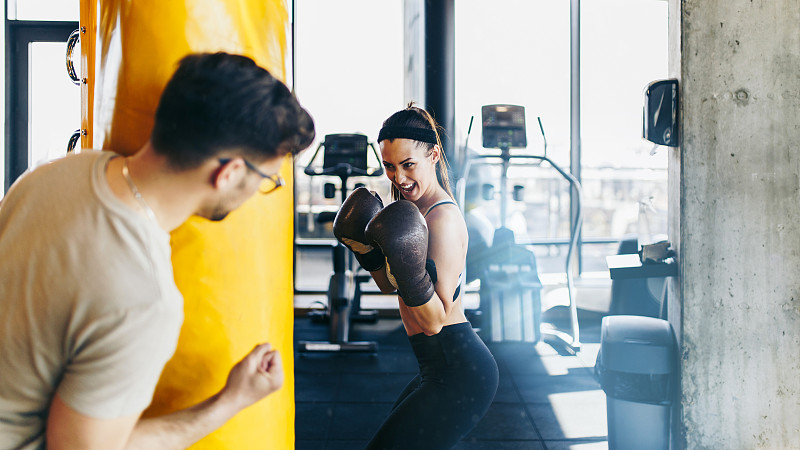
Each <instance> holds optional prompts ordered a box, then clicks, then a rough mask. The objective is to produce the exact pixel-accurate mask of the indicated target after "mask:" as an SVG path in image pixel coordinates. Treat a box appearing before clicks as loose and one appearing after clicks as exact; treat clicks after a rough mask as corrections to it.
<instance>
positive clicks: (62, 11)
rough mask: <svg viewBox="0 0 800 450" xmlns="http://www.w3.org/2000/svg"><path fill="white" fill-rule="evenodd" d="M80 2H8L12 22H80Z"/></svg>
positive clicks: (15, 0) (76, 0)
mask: <svg viewBox="0 0 800 450" xmlns="http://www.w3.org/2000/svg"><path fill="white" fill-rule="evenodd" d="M79 16H80V2H79V1H78V0H8V18H9V19H11V20H15V19H16V20H63V21H75V22H77V21H78V20H79Z"/></svg>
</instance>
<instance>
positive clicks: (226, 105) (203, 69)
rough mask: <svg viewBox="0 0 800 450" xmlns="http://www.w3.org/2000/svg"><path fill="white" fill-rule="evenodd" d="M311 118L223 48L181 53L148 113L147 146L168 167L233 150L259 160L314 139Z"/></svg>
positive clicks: (273, 82)
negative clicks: (150, 129)
mask: <svg viewBox="0 0 800 450" xmlns="http://www.w3.org/2000/svg"><path fill="white" fill-rule="evenodd" d="M314 133H315V132H314V121H313V120H312V118H311V116H310V115H309V114H308V112H307V111H306V110H305V109H303V107H301V106H300V104H299V103H298V102H297V99H296V98H295V96H294V95H293V94H292V93H291V92H289V89H288V88H287V87H286V85H285V84H283V83H282V82H281V81H280V80H277V79H275V78H274V77H273V76H272V75H270V73H269V72H267V71H266V70H265V69H263V68H261V67H259V66H258V65H256V63H255V61H253V60H252V59H250V58H248V57H246V56H241V55H231V54H228V53H221V52H220V53H201V54H192V55H189V56H186V57H184V58H183V59H182V60H181V61H180V63H179V65H178V69H177V70H176V71H175V73H174V74H173V75H172V78H170V80H169V82H168V83H167V85H166V87H165V88H164V92H163V93H162V94H161V99H160V100H159V103H158V108H157V109H156V114H155V124H154V126H153V133H152V135H151V142H152V144H153V147H154V150H155V151H156V152H157V153H159V154H161V155H164V156H166V158H167V160H168V161H169V164H170V166H171V167H172V168H174V169H176V170H187V169H191V168H195V167H198V166H199V165H200V164H202V163H203V161H205V160H207V159H209V158H213V157H215V156H217V155H219V154H220V153H221V152H224V151H230V150H235V151H237V152H240V154H241V156H242V157H244V158H248V159H251V160H253V161H256V162H262V161H264V160H266V159H269V158H272V157H275V156H284V155H286V154H288V153H292V154H296V153H299V152H300V151H302V150H303V149H305V148H306V147H308V146H309V145H310V144H311V142H312V141H313V140H314Z"/></svg>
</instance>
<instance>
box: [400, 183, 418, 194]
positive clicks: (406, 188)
mask: <svg viewBox="0 0 800 450" xmlns="http://www.w3.org/2000/svg"><path fill="white" fill-rule="evenodd" d="M416 185H417V183H407V184H398V185H397V188H398V189H400V192H402V193H403V194H410V193H411V191H413V190H414V187H416Z"/></svg>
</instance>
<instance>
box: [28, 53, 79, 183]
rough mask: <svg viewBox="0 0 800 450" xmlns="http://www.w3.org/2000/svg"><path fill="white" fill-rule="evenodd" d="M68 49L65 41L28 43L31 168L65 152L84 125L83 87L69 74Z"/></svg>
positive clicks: (29, 155) (29, 152) (29, 159)
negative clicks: (73, 135) (82, 118)
mask: <svg viewBox="0 0 800 450" xmlns="http://www.w3.org/2000/svg"><path fill="white" fill-rule="evenodd" d="M66 51H67V44H66V43H65V42H32V43H31V44H29V46H28V52H29V72H28V76H29V80H28V83H29V84H28V86H29V88H28V89H29V94H28V95H29V96H28V99H29V100H28V101H29V104H28V108H29V109H28V114H29V117H28V167H35V166H38V165H40V164H42V163H45V162H47V161H50V160H52V159H54V158H59V157H62V156H64V155H66V153H67V143H68V142H69V138H70V136H72V134H73V133H74V132H75V130H77V129H79V128H80V125H81V90H80V87H78V86H76V85H74V84H73V83H72V81H71V80H70V79H69V77H68V76H67V70H66V68H65V65H64V55H65V54H66ZM77 51H78V52H80V50H79V49H77Z"/></svg>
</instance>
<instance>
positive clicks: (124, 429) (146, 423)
mask: <svg viewBox="0 0 800 450" xmlns="http://www.w3.org/2000/svg"><path fill="white" fill-rule="evenodd" d="M282 384H283V366H282V363H281V359H280V355H279V354H278V353H277V352H276V351H274V350H270V345H269V344H261V345H259V346H257V347H256V348H254V349H253V350H252V351H251V352H250V353H249V354H248V355H247V356H245V357H244V359H242V360H241V361H239V362H238V363H237V364H236V365H235V366H234V367H233V369H231V371H230V373H229V374H228V381H227V382H226V384H225V387H224V388H223V389H222V390H221V391H220V392H218V393H217V394H215V395H213V396H212V397H210V398H208V399H207V400H205V401H203V402H201V403H198V404H197V405H194V406H192V407H190V408H187V409H184V410H181V411H176V412H174V413H172V414H167V415H164V416H161V417H154V418H148V419H141V420H138V415H136V416H127V417H122V418H116V419H94V418H91V417H88V416H86V415H83V414H81V413H79V412H77V411H75V410H73V409H72V408H70V407H69V406H68V405H66V404H65V403H64V402H63V401H61V399H60V398H59V397H58V396H56V397H55V398H54V400H53V404H52V406H51V407H50V416H49V418H48V424H47V448H48V450H61V449H86V450H93V449H104V450H105V449H147V450H157V449H178V448H186V447H189V446H190V445H192V444H193V443H195V442H197V441H199V440H200V439H202V438H203V437H204V436H206V435H207V434H209V433H210V432H212V431H214V430H216V429H217V428H219V427H220V426H221V425H222V424H224V423H225V422H227V421H228V420H229V419H231V418H232V417H233V416H235V415H236V414H237V413H238V412H239V411H241V410H242V409H244V408H246V407H248V406H250V405H252V404H253V403H255V402H257V401H258V400H260V399H262V398H264V397H266V396H267V395H269V394H271V393H272V392H275V391H276V390H278V388H280V387H281V385H282Z"/></svg>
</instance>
